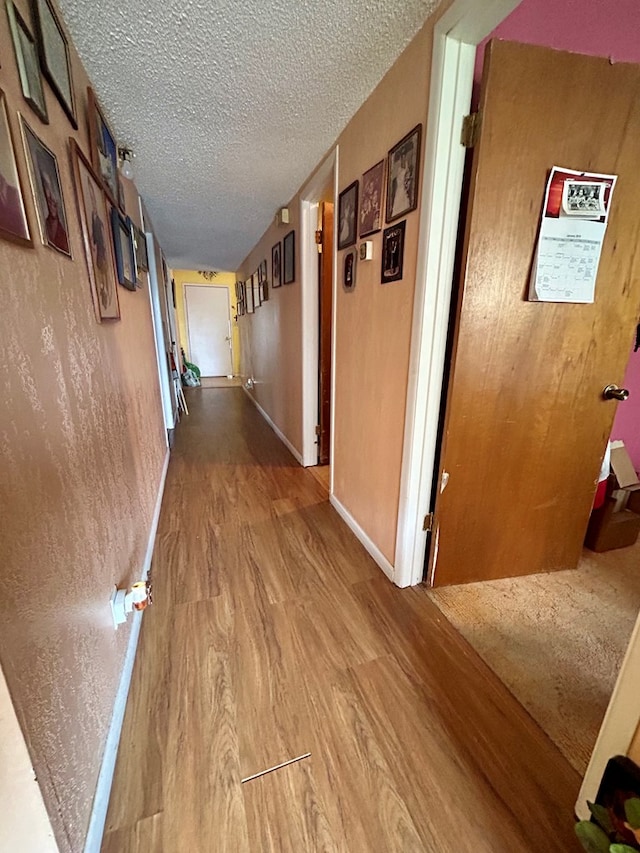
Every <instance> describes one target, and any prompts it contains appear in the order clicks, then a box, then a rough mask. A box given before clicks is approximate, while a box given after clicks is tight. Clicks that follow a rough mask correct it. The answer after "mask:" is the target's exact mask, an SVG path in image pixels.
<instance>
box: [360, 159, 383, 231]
mask: <svg viewBox="0 0 640 853" xmlns="http://www.w3.org/2000/svg"><path fill="white" fill-rule="evenodd" d="M384 167H385V161H384V160H380V162H379V163H376V165H375V166H372V167H371V168H370V169H367V171H366V172H365V173H364V174H363V176H362V195H361V198H360V215H359V217H358V220H359V223H360V237H361V238H362V237H368V236H369V235H370V234H377V233H378V231H380V230H381V229H382V216H383V211H384V205H383V204H382V196H383V195H384Z"/></svg>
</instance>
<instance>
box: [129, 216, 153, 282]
mask: <svg viewBox="0 0 640 853" xmlns="http://www.w3.org/2000/svg"><path fill="white" fill-rule="evenodd" d="M132 227H133V246H134V249H135V250H136V268H137V269H138V270H141V271H142V272H148V271H149V257H148V255H147V238H146V236H145V234H144V233H143V232H142V231H141V230H140V229H139V228H138V226H137V225H133V226H132Z"/></svg>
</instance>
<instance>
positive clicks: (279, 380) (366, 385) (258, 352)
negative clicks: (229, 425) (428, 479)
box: [239, 3, 448, 563]
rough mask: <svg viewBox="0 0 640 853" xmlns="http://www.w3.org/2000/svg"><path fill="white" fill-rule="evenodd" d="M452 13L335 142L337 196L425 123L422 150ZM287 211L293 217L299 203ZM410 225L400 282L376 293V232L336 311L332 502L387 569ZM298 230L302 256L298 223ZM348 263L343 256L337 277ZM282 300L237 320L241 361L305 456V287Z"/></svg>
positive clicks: (414, 218)
mask: <svg viewBox="0 0 640 853" xmlns="http://www.w3.org/2000/svg"><path fill="white" fill-rule="evenodd" d="M447 5H448V4H447V3H445V4H443V5H442V6H441V7H440V9H439V10H438V11H437V12H436V13H435V15H434V16H432V18H431V19H429V20H428V21H427V23H426V24H425V26H424V27H423V29H422V30H421V31H420V33H419V34H418V35H417V36H416V38H415V39H414V40H413V41H412V42H411V44H410V45H409V47H408V48H407V49H406V50H405V51H404V53H403V54H402V55H401V56H400V58H399V59H398V60H397V62H396V63H395V65H394V66H393V67H392V68H391V69H390V71H389V72H388V73H387V74H386V76H385V77H384V78H383V80H382V81H381V82H380V84H379V85H378V86H377V88H376V89H375V90H374V92H373V93H372V94H371V96H370V97H369V98H368V100H367V101H366V102H365V104H364V105H363V106H362V107H361V108H360V110H359V111H358V112H357V113H356V115H355V116H354V117H353V119H352V120H351V121H350V122H349V124H348V125H347V127H346V128H345V130H344V131H343V133H342V134H341V135H340V137H339V139H338V140H337V144H338V145H339V188H340V190H343V189H344V188H345V187H347V186H348V185H349V184H350V183H351V182H352V181H354V180H356V179H358V180H360V186H361V187H362V181H361V179H362V174H363V173H364V172H365V171H366V170H367V169H369V168H370V167H371V166H373V165H375V164H376V163H377V162H378V161H379V160H382V159H383V158H385V157H386V155H387V152H388V150H389V149H390V148H391V147H392V146H393V145H394V144H395V143H396V142H398V141H399V140H400V139H401V138H402V137H403V136H404V135H405V134H406V133H408V132H409V131H410V130H411V129H412V128H413V127H415V125H417V124H419V123H422V124H423V145H424V124H425V122H426V116H427V110H428V94H429V75H430V68H431V46H432V40H433V26H434V24H435V22H436V21H437V19H438V18H439V17H440V16H441V15H442V11H443V9H444V8H445V7H446V6H447ZM422 178H423V176H422V175H421V176H420V180H421V181H422ZM305 183H306V182H305ZM290 208H291V211H292V213H294V215H295V216H297V212H298V208H299V196H296V197H295V198H294V199H293V200H292V202H291V204H290ZM406 220H407V225H406V238H405V253H404V278H403V280H402V281H399V282H394V283H392V284H386V285H384V286H382V285H381V284H380V254H381V245H382V232H380V233H379V234H375V235H373V236H372V237H367V239H368V240H373V243H374V259H373V261H370V262H367V263H359V264H358V269H357V284H356V288H355V290H354V292H353V293H345V291H344V290H343V289H342V283H341V280H340V281H339V282H338V288H337V304H336V389H335V433H334V454H335V456H334V471H333V476H334V493H335V495H336V497H337V498H338V500H339V501H340V502H341V503H342V504H343V505H344V506H345V507H346V508H347V510H349V512H350V513H351V515H352V516H353V517H354V518H355V520H356V521H357V522H358V524H360V526H361V527H362V528H363V529H364V531H365V532H366V533H367V534H368V535H369V536H370V538H371V539H372V540H373V542H374V543H375V544H376V545H377V546H378V547H379V548H380V550H381V551H382V553H383V554H384V555H385V557H386V558H387V559H388V560H389V561H390V562H391V563H393V561H394V556H395V541H396V529H397V524H398V502H399V496H400V473H401V464H402V444H403V435H404V417H405V403H406V394H407V383H408V370H409V347H410V338H411V320H412V313H413V299H414V289H415V270H416V258H417V243H418V224H419V213H418V211H417V210H416V211H414V212H413V213H410V214H408V216H407V217H406ZM294 227H296V241H297V244H298V246H297V248H299V242H300V234H299V229H298V224H297V221H296V222H294ZM286 230H288V229H285V228H281V229H276V228H275V226H272V227H271V228H270V229H269V230H268V231H267V233H266V235H265V236H264V237H263V238H262V239H261V241H260V243H259V244H258V246H257V247H256V248H255V249H254V250H253V251H252V253H251V254H250V255H249V258H248V259H247V260H246V261H245V262H244V263H243V264H242V267H241V270H240V274H241V275H244V276H245V277H246V275H247V273H250V272H251V271H252V270H253V268H254V267H255V265H256V264H257V262H258V259H259V257H261V256H262V255H265V256H267V257H269V260H270V257H271V245H272V244H273V242H275V239H276V232H277V233H281V234H284V233H286ZM343 254H344V253H343V252H339V253H338V270H339V276H341V275H342V259H343ZM291 291H292V292H291ZM276 294H277V295H276V297H274V300H273V302H274V304H273V305H272V306H270V307H267V308H266V309H265V307H262V308H260V309H259V310H258V312H257V314H256V315H254V317H244V318H241V319H240V321H239V324H240V328H241V336H242V351H243V358H245V355H246V364H245V366H243V373H245V372H247V370H248V368H247V367H246V365H249V366H251V367H254V368H255V367H256V366H257V369H258V371H259V372H258V373H257V374H256V378H259V376H263V375H268V380H267V381H266V384H265V386H260V385H259V386H257V388H256V396H257V398H258V400H259V402H260V403H261V405H262V406H263V407H264V408H265V409H266V411H267V412H268V413H269V414H270V415H271V417H273V418H274V420H275V421H276V423H277V424H278V426H279V427H280V428H281V429H282V430H283V431H284V432H285V434H286V435H287V437H288V438H289V439H290V440H291V441H292V443H293V444H294V445H295V446H296V447H297V448H300V447H301V413H302V394H301V348H300V335H301V331H300V321H301V318H300V284H299V283H296V284H295V285H293V286H288V287H286V288H285V287H283V288H282V289H281V291H280V293H278V291H276ZM280 296H282V298H281V299H280V298H279V297H280ZM285 353H286V356H287V359H294V358H295V359H296V361H295V364H294V363H292V362H290V361H286V362H283V359H284V355H285ZM265 359H267V361H266V362H265ZM249 372H250V371H249ZM285 401H286V404H285Z"/></svg>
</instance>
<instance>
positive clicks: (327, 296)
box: [318, 202, 333, 465]
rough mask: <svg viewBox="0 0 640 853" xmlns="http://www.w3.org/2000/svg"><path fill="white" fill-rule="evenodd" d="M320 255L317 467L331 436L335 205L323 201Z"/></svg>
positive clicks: (324, 461) (326, 455) (326, 456)
mask: <svg viewBox="0 0 640 853" xmlns="http://www.w3.org/2000/svg"><path fill="white" fill-rule="evenodd" d="M321 216H322V242H321V247H322V251H321V252H320V255H319V275H318V280H319V283H320V286H319V298H320V311H319V315H320V335H319V338H320V352H319V362H318V363H319V379H318V415H319V428H318V464H319V465H328V464H329V454H330V436H331V316H332V310H333V204H330V203H329V202H323V203H322V206H321Z"/></svg>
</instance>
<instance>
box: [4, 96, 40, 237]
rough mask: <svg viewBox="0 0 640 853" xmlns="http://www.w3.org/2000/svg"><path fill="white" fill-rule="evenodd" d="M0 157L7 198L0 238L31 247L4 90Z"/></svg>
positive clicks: (5, 198) (21, 182)
mask: <svg viewBox="0 0 640 853" xmlns="http://www.w3.org/2000/svg"><path fill="white" fill-rule="evenodd" d="M0 153H1V154H2V158H1V159H2V161H3V166H2V168H0V179H1V180H2V183H3V185H4V193H3V195H4V198H3V199H2V202H1V203H0V237H2V238H3V239H6V240H12V241H14V242H16V243H19V244H20V245H21V246H32V245H33V241H32V238H31V229H30V227H29V219H28V217H27V210H26V207H25V203H24V199H25V193H24V188H23V180H22V175H21V173H20V169H19V167H18V160H17V158H16V146H15V143H14V137H13V131H12V129H11V124H10V121H9V110H8V108H7V100H6V98H5V94H4V92H3V91H2V89H0Z"/></svg>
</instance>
